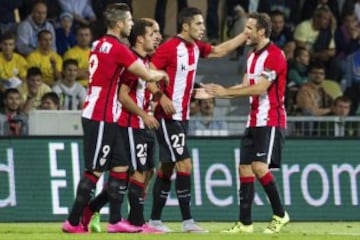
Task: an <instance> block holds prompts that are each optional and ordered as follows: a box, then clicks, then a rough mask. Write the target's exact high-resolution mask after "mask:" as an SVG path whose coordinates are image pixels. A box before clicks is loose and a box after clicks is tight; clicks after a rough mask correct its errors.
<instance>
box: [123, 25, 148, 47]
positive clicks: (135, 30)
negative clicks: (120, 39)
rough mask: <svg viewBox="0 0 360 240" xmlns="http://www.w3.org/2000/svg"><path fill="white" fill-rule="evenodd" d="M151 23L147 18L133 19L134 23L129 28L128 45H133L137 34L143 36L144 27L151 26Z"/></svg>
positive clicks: (144, 32)
mask: <svg viewBox="0 0 360 240" xmlns="http://www.w3.org/2000/svg"><path fill="white" fill-rule="evenodd" d="M152 26H153V23H151V22H150V21H147V20H143V19H139V20H135V21H134V25H133V27H132V28H131V32H130V35H129V38H128V39H129V43H130V46H132V47H133V46H135V44H136V40H137V38H138V37H139V36H145V34H146V27H150V28H151V27H152Z"/></svg>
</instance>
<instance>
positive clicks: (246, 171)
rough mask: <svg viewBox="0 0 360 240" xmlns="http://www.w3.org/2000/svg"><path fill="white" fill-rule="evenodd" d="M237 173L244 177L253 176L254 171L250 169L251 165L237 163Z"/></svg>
mask: <svg viewBox="0 0 360 240" xmlns="http://www.w3.org/2000/svg"><path fill="white" fill-rule="evenodd" d="M239 174H240V176H244V177H246V176H253V175H254V172H253V170H252V167H251V165H248V164H246V165H245V164H241V165H239Z"/></svg>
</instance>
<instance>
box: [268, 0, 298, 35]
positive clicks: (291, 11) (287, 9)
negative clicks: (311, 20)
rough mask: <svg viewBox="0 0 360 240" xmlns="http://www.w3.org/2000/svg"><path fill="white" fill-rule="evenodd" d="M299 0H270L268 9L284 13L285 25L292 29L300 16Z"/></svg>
mask: <svg viewBox="0 0 360 240" xmlns="http://www.w3.org/2000/svg"><path fill="white" fill-rule="evenodd" d="M299 9H301V1H294V0H271V1H270V10H271V11H280V12H282V13H283V14H284V19H285V25H286V27H288V28H290V29H291V30H293V29H294V28H295V26H296V25H297V24H298V23H299V22H300V18H301V11H299Z"/></svg>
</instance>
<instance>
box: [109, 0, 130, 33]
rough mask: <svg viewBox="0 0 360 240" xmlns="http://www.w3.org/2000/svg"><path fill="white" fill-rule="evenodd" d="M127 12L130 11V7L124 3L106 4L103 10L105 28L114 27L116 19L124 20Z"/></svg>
mask: <svg viewBox="0 0 360 240" xmlns="http://www.w3.org/2000/svg"><path fill="white" fill-rule="evenodd" d="M127 12H130V7H129V6H128V5H127V4H125V3H111V4H109V5H107V6H106V9H105V11H104V22H105V26H106V27H107V28H113V27H115V24H116V22H117V21H123V20H125V17H126V13H127Z"/></svg>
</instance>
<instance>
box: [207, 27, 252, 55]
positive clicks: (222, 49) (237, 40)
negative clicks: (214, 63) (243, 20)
mask: <svg viewBox="0 0 360 240" xmlns="http://www.w3.org/2000/svg"><path fill="white" fill-rule="evenodd" d="M247 38H248V37H247V36H246V35H245V33H244V32H242V33H239V34H238V35H237V36H236V37H234V38H232V39H230V40H228V41H226V42H223V43H220V44H219V45H216V46H213V48H212V51H211V53H210V54H209V55H208V56H207V57H208V58H220V57H224V56H225V55H227V54H229V53H230V52H232V51H233V50H235V49H236V48H238V47H239V46H242V45H244V44H245V42H246V39H247Z"/></svg>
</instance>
